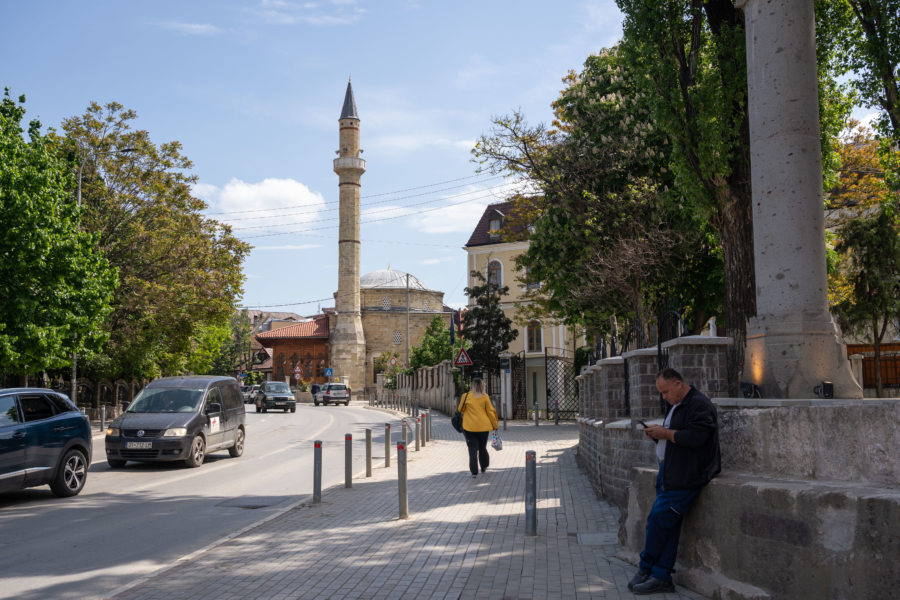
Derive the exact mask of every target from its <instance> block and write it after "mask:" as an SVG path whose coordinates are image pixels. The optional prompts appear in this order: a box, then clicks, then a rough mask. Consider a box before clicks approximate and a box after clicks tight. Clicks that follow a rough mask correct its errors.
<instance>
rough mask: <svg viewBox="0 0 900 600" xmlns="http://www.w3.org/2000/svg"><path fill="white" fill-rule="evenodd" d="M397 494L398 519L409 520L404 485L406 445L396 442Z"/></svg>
mask: <svg viewBox="0 0 900 600" xmlns="http://www.w3.org/2000/svg"><path fill="white" fill-rule="evenodd" d="M397 492H398V498H399V501H400V518H401V519H408V518H409V489H408V487H407V485H406V444H404V443H403V442H397Z"/></svg>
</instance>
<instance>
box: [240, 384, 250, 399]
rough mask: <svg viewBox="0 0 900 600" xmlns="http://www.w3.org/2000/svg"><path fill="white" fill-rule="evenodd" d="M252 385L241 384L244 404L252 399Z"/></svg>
mask: <svg viewBox="0 0 900 600" xmlns="http://www.w3.org/2000/svg"><path fill="white" fill-rule="evenodd" d="M251 387H252V386H249V385H242V386H241V397H243V399H244V404H247V402H249V401H250V388H251Z"/></svg>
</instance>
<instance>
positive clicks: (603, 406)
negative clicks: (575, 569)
mask: <svg viewBox="0 0 900 600" xmlns="http://www.w3.org/2000/svg"><path fill="white" fill-rule="evenodd" d="M729 343H730V340H728V339H727V338H708V337H707V338H702V337H689V338H679V339H678V340H672V341H671V342H667V343H666V344H664V350H666V351H667V352H668V364H669V365H670V366H671V367H673V368H675V369H676V370H678V371H679V372H681V373H682V375H683V376H684V378H685V380H686V381H688V382H689V383H692V384H694V385H695V386H696V387H698V388H699V389H701V390H702V391H704V392H706V393H707V394H708V395H710V396H712V397H713V401H714V402H715V403H716V405H717V407H718V411H719V423H720V440H721V447H722V473H721V474H720V475H719V476H718V477H716V478H715V479H714V480H713V481H712V482H711V483H710V484H709V485H708V486H707V487H706V488H705V489H704V491H703V493H702V494H701V495H700V498H699V500H698V502H697V504H696V505H695V507H694V509H693V510H692V511H691V513H690V514H689V515H688V517H687V518H686V520H685V523H684V527H683V533H682V536H681V542H680V544H679V551H678V564H677V565H676V567H677V570H676V573H675V582H676V583H677V584H679V585H683V586H686V587H688V588H690V589H693V590H695V591H697V592H700V593H701V594H704V595H706V596H708V597H710V598H712V599H714V600H737V599H746V600H761V599H784V600H788V599H791V600H793V599H796V598H828V599H829V600H837V599H846V600H857V599H862V600H876V599H882V598H889V597H891V596H892V595H894V593H895V590H896V589H898V588H900V569H898V568H896V557H897V556H898V555H900V535H898V534H897V531H898V526H900V525H898V524H900V453H897V452H896V447H897V443H898V440H900V400H881V401H874V400H873V401H869V400H820V399H808V400H774V399H752V400H749V399H743V398H740V399H735V398H724V397H719V398H716V396H724V392H725V382H726V378H725V351H726V350H727V348H728V344H729ZM654 361H655V350H639V351H635V352H631V353H627V354H625V355H624V356H623V357H621V358H620V359H618V360H614V359H607V360H606V361H600V363H598V364H597V365H594V366H592V367H589V368H587V369H585V370H584V371H583V372H582V374H581V375H580V376H579V377H578V379H579V382H580V385H579V390H580V394H581V407H582V411H583V413H582V414H583V416H582V417H581V418H580V419H579V424H580V444H579V454H578V456H579V460H580V461H581V462H582V464H583V465H584V467H585V469H586V471H587V472H588V475H589V477H590V478H591V481H592V482H593V483H594V486H595V488H596V489H597V491H598V492H600V493H602V494H603V495H605V496H606V497H608V498H610V499H611V500H612V501H613V502H615V503H616V504H617V505H618V506H619V508H620V510H621V515H622V520H621V527H620V530H619V538H620V542H621V544H622V547H623V550H622V553H621V555H620V556H621V557H622V558H624V559H626V560H630V561H632V562H636V561H637V557H638V553H639V552H640V550H641V549H642V546H643V542H644V525H645V522H646V516H647V513H648V512H649V510H650V507H651V506H652V504H653V501H654V499H655V496H656V494H655V490H654V484H655V479H656V457H655V454H654V452H653V448H654V446H653V444H652V443H650V442H648V441H647V440H646V438H645V437H644V436H643V434H642V433H641V431H640V428H639V427H636V426H635V425H634V423H635V421H636V419H637V418H644V416H646V417H647V418H645V419H644V420H646V421H648V422H654V421H655V422H661V420H662V417H661V416H660V412H661V410H660V406H659V401H658V395H656V394H655V390H654V392H651V391H650V390H649V389H648V388H649V385H650V384H649V381H650V380H655V372H654V371H653V368H654V366H653V365H654ZM626 368H627V369H628V370H627V373H628V379H627V381H628V388H627V393H626V391H625V390H623V389H613V388H614V386H615V384H616V383H620V384H624V381H625V378H624V373H625V372H626V371H625V369H626ZM648 378H649V379H648ZM654 384H655V381H654ZM654 395H655V396H656V397H654ZM622 398H626V399H627V402H621V399H622ZM641 415H643V416H641Z"/></svg>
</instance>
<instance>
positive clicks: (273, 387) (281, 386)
mask: <svg viewBox="0 0 900 600" xmlns="http://www.w3.org/2000/svg"><path fill="white" fill-rule="evenodd" d="M266 391H267V392H290V391H291V390H290V388H288V385H287V384H286V383H284V382H281V381H276V382H274V383H267V384H266Z"/></svg>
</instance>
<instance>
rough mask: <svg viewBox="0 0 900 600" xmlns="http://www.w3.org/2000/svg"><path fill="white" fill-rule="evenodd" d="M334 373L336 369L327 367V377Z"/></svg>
mask: <svg viewBox="0 0 900 600" xmlns="http://www.w3.org/2000/svg"><path fill="white" fill-rule="evenodd" d="M332 375H334V369H332V368H330V367H329V368H327V369H325V377H331V376H332Z"/></svg>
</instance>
